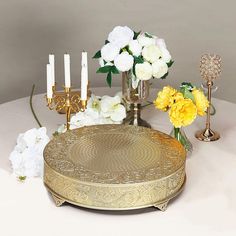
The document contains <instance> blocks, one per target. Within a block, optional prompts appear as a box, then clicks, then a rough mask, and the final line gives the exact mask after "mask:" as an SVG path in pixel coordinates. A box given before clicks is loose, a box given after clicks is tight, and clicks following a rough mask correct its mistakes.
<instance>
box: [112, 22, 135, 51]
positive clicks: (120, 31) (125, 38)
mask: <svg viewBox="0 0 236 236" xmlns="http://www.w3.org/2000/svg"><path fill="white" fill-rule="evenodd" d="M133 37H134V32H133V31H132V30H131V29H130V28H129V27H127V26H116V27H115V28H114V29H113V30H112V32H111V33H110V34H109V35H108V41H109V42H111V43H114V44H115V45H116V46H117V47H119V49H121V48H124V47H125V46H127V45H128V44H129V42H130V41H131V40H132V39H133Z"/></svg>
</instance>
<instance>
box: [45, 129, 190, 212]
mask: <svg viewBox="0 0 236 236" xmlns="http://www.w3.org/2000/svg"><path fill="white" fill-rule="evenodd" d="M185 158H186V153H185V150H184V148H183V147H182V145H181V144H180V143H179V142H178V141H177V140H175V139H173V138H172V137H170V136H169V135H166V134H163V133H161V132H159V131H155V130H152V129H148V128H144V127H139V126H125V125H97V126H89V127H83V128H79V129H75V130H71V131H67V132H66V133H64V134H61V135H59V136H57V137H55V138H54V139H53V140H52V141H50V142H49V144H48V145H47V146H46V148H45V150H44V163H45V164H44V183H45V186H46V188H47V189H48V191H49V192H50V193H51V194H52V196H53V199H54V200H55V203H56V205H57V206H60V205H62V204H63V203H64V202H69V203H72V204H74V205H78V206H82V207H87V208H92V209H101V210H130V209H139V208H144V207H150V206H154V207H156V208H159V209H160V210H165V209H166V207H167V204H168V202H169V200H170V199H172V198H174V197H175V196H176V195H178V194H179V193H180V192H181V191H182V189H183V186H184V184H185Z"/></svg>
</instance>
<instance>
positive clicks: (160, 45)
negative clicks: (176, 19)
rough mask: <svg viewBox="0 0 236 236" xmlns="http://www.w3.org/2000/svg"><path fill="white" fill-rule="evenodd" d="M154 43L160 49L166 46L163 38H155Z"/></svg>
mask: <svg viewBox="0 0 236 236" xmlns="http://www.w3.org/2000/svg"><path fill="white" fill-rule="evenodd" d="M156 45H157V46H158V47H159V48H160V49H162V48H166V43H165V40H164V39H156Z"/></svg>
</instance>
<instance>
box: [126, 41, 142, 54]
mask: <svg viewBox="0 0 236 236" xmlns="http://www.w3.org/2000/svg"><path fill="white" fill-rule="evenodd" d="M129 50H130V51H131V52H132V53H133V55H134V56H136V57H138V56H139V55H140V54H141V52H142V46H141V44H139V42H138V40H132V41H131V42H130V43H129Z"/></svg>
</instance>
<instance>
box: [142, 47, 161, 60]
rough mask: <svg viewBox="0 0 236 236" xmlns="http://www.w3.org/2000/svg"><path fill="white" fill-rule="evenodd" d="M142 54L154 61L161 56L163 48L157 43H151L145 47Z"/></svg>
mask: <svg viewBox="0 0 236 236" xmlns="http://www.w3.org/2000/svg"><path fill="white" fill-rule="evenodd" d="M142 55H143V57H144V59H145V60H147V61H149V62H151V63H153V62H155V61H157V60H158V59H159V58H160V57H161V55H162V54H161V50H160V49H159V47H158V46H156V45H149V46H146V47H144V49H143V51H142Z"/></svg>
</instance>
